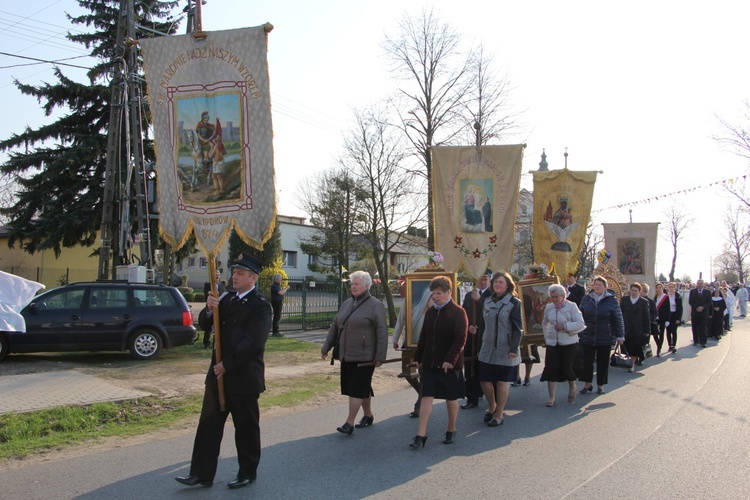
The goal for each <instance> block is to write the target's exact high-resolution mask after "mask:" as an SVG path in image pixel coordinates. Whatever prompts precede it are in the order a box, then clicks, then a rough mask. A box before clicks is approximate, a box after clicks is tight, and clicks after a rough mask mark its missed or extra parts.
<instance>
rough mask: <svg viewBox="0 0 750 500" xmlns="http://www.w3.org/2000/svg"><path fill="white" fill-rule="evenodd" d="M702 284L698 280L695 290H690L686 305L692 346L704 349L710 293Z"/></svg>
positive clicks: (709, 308)
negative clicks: (687, 305) (691, 332)
mask: <svg viewBox="0 0 750 500" xmlns="http://www.w3.org/2000/svg"><path fill="white" fill-rule="evenodd" d="M704 284H705V283H704V282H703V280H702V279H699V280H698V281H696V282H695V288H693V289H692V290H690V294H689V295H688V304H690V325H691V327H692V329H693V345H694V346H695V347H698V346H700V347H706V335H707V329H708V316H709V314H710V311H711V302H712V301H711V292H709V291H708V290H706V289H705V288H704Z"/></svg>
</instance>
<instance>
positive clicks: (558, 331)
mask: <svg viewBox="0 0 750 500" xmlns="http://www.w3.org/2000/svg"><path fill="white" fill-rule="evenodd" d="M565 295H566V291H565V288H563V286H562V285H550V287H549V298H550V299H551V300H552V302H550V303H548V304H547V305H546V306H545V308H544V319H543V320H542V328H543V329H544V343H545V344H546V345H547V354H546V355H545V356H544V371H543V372H542V377H541V380H542V382H544V381H545V380H546V381H547V389H548V390H549V399H548V400H547V406H549V407H551V406H555V391H556V389H557V383H558V382H568V402H569V403H570V404H573V403H574V402H575V400H576V374H575V371H574V370H573V364H574V362H575V360H576V357H577V356H578V333H579V332H582V331H583V330H584V329H585V328H586V323H584V321H583V315H581V311H580V309H578V306H577V305H576V304H575V302H570V301H569V300H567V299H566V298H565Z"/></svg>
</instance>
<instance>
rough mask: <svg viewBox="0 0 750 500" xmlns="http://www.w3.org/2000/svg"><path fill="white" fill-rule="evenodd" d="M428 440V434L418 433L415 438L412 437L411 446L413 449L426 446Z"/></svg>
mask: <svg viewBox="0 0 750 500" xmlns="http://www.w3.org/2000/svg"><path fill="white" fill-rule="evenodd" d="M426 442H427V436H420V435H418V434H417V435H416V436H414V439H412V441H411V443H409V448H411V449H413V450H418V449H419V448H424V445H425V443H426Z"/></svg>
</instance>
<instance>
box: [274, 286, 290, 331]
mask: <svg viewBox="0 0 750 500" xmlns="http://www.w3.org/2000/svg"><path fill="white" fill-rule="evenodd" d="M281 278H282V276H281V275H280V274H274V275H273V278H272V283H271V307H273V333H272V334H271V335H272V336H273V337H283V336H284V335H282V334H281V333H280V332H279V322H280V321H281V310H282V309H283V307H284V295H285V294H286V292H288V291H289V286H287V287H285V288H281Z"/></svg>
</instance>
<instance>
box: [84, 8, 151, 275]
mask: <svg viewBox="0 0 750 500" xmlns="http://www.w3.org/2000/svg"><path fill="white" fill-rule="evenodd" d="M133 1H134V0H120V16H119V19H118V22H117V39H116V41H115V46H116V48H117V50H118V51H119V54H118V57H117V59H116V63H117V68H116V70H115V73H114V76H113V81H112V85H111V93H110V120H109V132H108V139H107V166H106V170H105V178H104V194H103V200H102V227H101V238H102V245H101V248H100V250H99V272H98V279H99V280H109V279H111V278H112V277H113V275H112V274H113V269H114V268H116V267H117V266H118V265H126V264H131V263H132V262H131V257H130V255H129V249H130V245H131V244H132V243H138V244H139V246H140V254H141V261H140V263H139V264H140V265H142V266H144V267H145V268H146V269H147V270H148V269H153V263H152V262H151V238H150V229H149V215H148V206H147V200H146V177H145V172H144V158H143V142H142V139H143V130H142V128H141V123H142V116H141V99H142V96H141V84H140V76H139V71H138V68H139V64H138V58H137V54H136V49H135V45H134V43H133V42H134V41H135V38H136V35H135V27H136V26H135V7H134V4H133ZM117 69H119V71H117ZM133 202H135V205H133ZM131 211H132V212H134V214H133V215H134V216H135V218H136V220H135V227H136V230H135V233H133V232H132V226H133V222H132V221H131Z"/></svg>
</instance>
